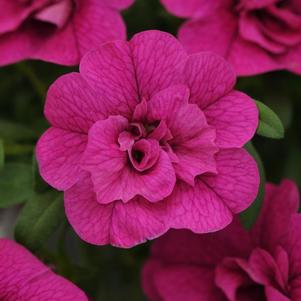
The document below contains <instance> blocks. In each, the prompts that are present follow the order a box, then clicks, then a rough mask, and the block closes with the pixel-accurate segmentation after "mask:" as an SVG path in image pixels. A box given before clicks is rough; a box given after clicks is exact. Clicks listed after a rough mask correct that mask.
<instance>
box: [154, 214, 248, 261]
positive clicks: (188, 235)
mask: <svg viewBox="0 0 301 301" xmlns="http://www.w3.org/2000/svg"><path fill="white" fill-rule="evenodd" d="M237 237H239V238H240V239H239V240H237ZM252 248H253V244H252V241H251V239H250V235H249V233H248V232H247V231H246V230H245V229H244V228H243V226H242V225H241V223H240V220H239V218H238V217H237V218H235V219H234V220H233V222H232V223H231V224H230V225H229V226H227V227H226V228H225V229H223V230H221V231H217V232H214V233H208V234H202V235H199V234H195V233H193V232H191V231H189V230H184V229H182V230H181V229H180V230H169V231H168V232H167V233H166V234H165V235H164V236H162V237H160V238H158V239H157V240H156V241H155V242H154V243H153V245H152V249H151V254H152V256H153V257H154V258H157V259H160V260H161V261H162V262H164V263H168V264H191V265H198V266H201V265H203V266H209V265H212V266H214V265H216V264H218V263H220V262H221V261H222V260H223V259H224V258H225V257H232V256H238V257H248V256H249V253H250V250H252Z"/></svg>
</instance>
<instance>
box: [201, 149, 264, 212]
mask: <svg viewBox="0 0 301 301" xmlns="http://www.w3.org/2000/svg"><path fill="white" fill-rule="evenodd" d="M216 161H217V174H216V175H208V176H203V177H202V180H203V181H204V182H205V183H206V184H207V185H208V186H209V187H210V188H211V189H212V190H213V191H214V192H215V193H216V194H217V195H218V196H219V197H220V198H221V199H222V200H223V202H224V203H225V204H226V206H227V207H228V208H229V209H230V210H231V211H232V212H233V213H239V212H241V211H243V210H244V209H246V208H248V207H249V206H250V204H251V203H252V202H253V201H254V200H255V198H256V196H257V192H258V188H259V180H260V178H259V172H258V168H257V165H256V162H255V160H254V159H253V158H252V157H251V156H250V155H249V154H248V152H247V151H245V150H244V149H228V150H222V151H220V152H219V153H218V154H217V156H216Z"/></svg>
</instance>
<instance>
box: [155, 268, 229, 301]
mask: <svg viewBox="0 0 301 301" xmlns="http://www.w3.org/2000/svg"><path fill="white" fill-rule="evenodd" d="M152 278H153V282H154V285H155V287H156V288H157V290H158V292H159V295H160V296H161V297H162V299H159V300H164V301H182V300H189V301H207V300H210V301H223V300H224V295H223V294H222V293H221V292H220V291H219V290H218V289H216V287H215V284H214V270H213V269H210V268H206V267H199V266H189V265H187V266H185V265H179V266H172V267H168V266H167V267H162V268H161V269H159V270H158V271H156V272H155V273H154V275H153V277H152ZM159 300H158V301H159Z"/></svg>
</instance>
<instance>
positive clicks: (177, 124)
mask: <svg viewBox="0 0 301 301" xmlns="http://www.w3.org/2000/svg"><path fill="white" fill-rule="evenodd" d="M188 98H189V90H188V89H187V87H186V86H172V87H170V88H167V89H165V90H162V91H160V92H159V93H157V94H155V95H154V97H152V99H151V100H150V101H149V103H148V105H149V112H148V118H149V119H150V120H153V121H156V120H164V121H165V123H166V125H167V127H168V129H169V130H170V132H171V135H172V137H173V138H171V139H170V140H168V141H167V143H168V144H169V145H170V146H171V148H172V150H173V153H174V154H175V155H176V156H177V159H178V160H177V162H176V163H174V164H173V165H174V167H175V170H176V173H177V177H178V179H181V180H183V181H185V182H187V183H188V184H191V185H194V178H195V176H197V175H200V174H202V173H205V172H216V164H215V158H214V155H215V153H216V152H217V150H218V149H217V147H216V145H215V130H214V129H213V128H210V127H208V125H207V121H206V118H205V116H204V113H203V112H202V111H201V110H200V108H199V107H198V106H197V105H193V104H188Z"/></svg>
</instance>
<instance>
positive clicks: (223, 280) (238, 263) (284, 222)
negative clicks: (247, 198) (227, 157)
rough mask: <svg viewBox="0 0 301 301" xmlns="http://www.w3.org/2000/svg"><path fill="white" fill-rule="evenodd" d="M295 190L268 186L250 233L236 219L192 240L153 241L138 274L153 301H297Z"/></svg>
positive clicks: (299, 240)
mask: <svg viewBox="0 0 301 301" xmlns="http://www.w3.org/2000/svg"><path fill="white" fill-rule="evenodd" d="M299 205H300V204H299V195H298V191H297V187H296V186H295V184H294V183H292V182H290V181H287V180H286V181H283V182H282V184H281V185H280V186H278V187H277V186H274V185H271V184H268V185H267V186H266V196H265V200H264V205H263V208H262V212H261V214H260V216H259V218H258V220H257V222H256V224H255V225H254V227H253V229H252V230H251V231H249V232H247V231H246V230H244V229H243V227H242V226H241V225H240V223H239V221H238V219H237V220H235V221H234V222H233V223H232V224H231V225H230V226H229V227H228V228H226V229H224V230H222V231H220V232H217V233H211V234H204V235H197V234H193V233H192V232H190V231H187V230H178V231H175V230H173V231H170V232H169V233H167V234H166V236H163V237H161V238H160V239H158V241H156V242H155V243H154V245H153V248H152V255H151V258H150V259H149V260H148V262H147V263H146V265H145V267H144V270H143V286H144V290H145V292H146V294H147V295H148V297H149V299H150V300H152V301H182V300H189V301H203V300H204V301H227V300H228V301H255V300H256V301H265V300H266V301H299V300H301V251H300V250H301V214H297V213H296V212H297V211H298V208H299Z"/></svg>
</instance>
